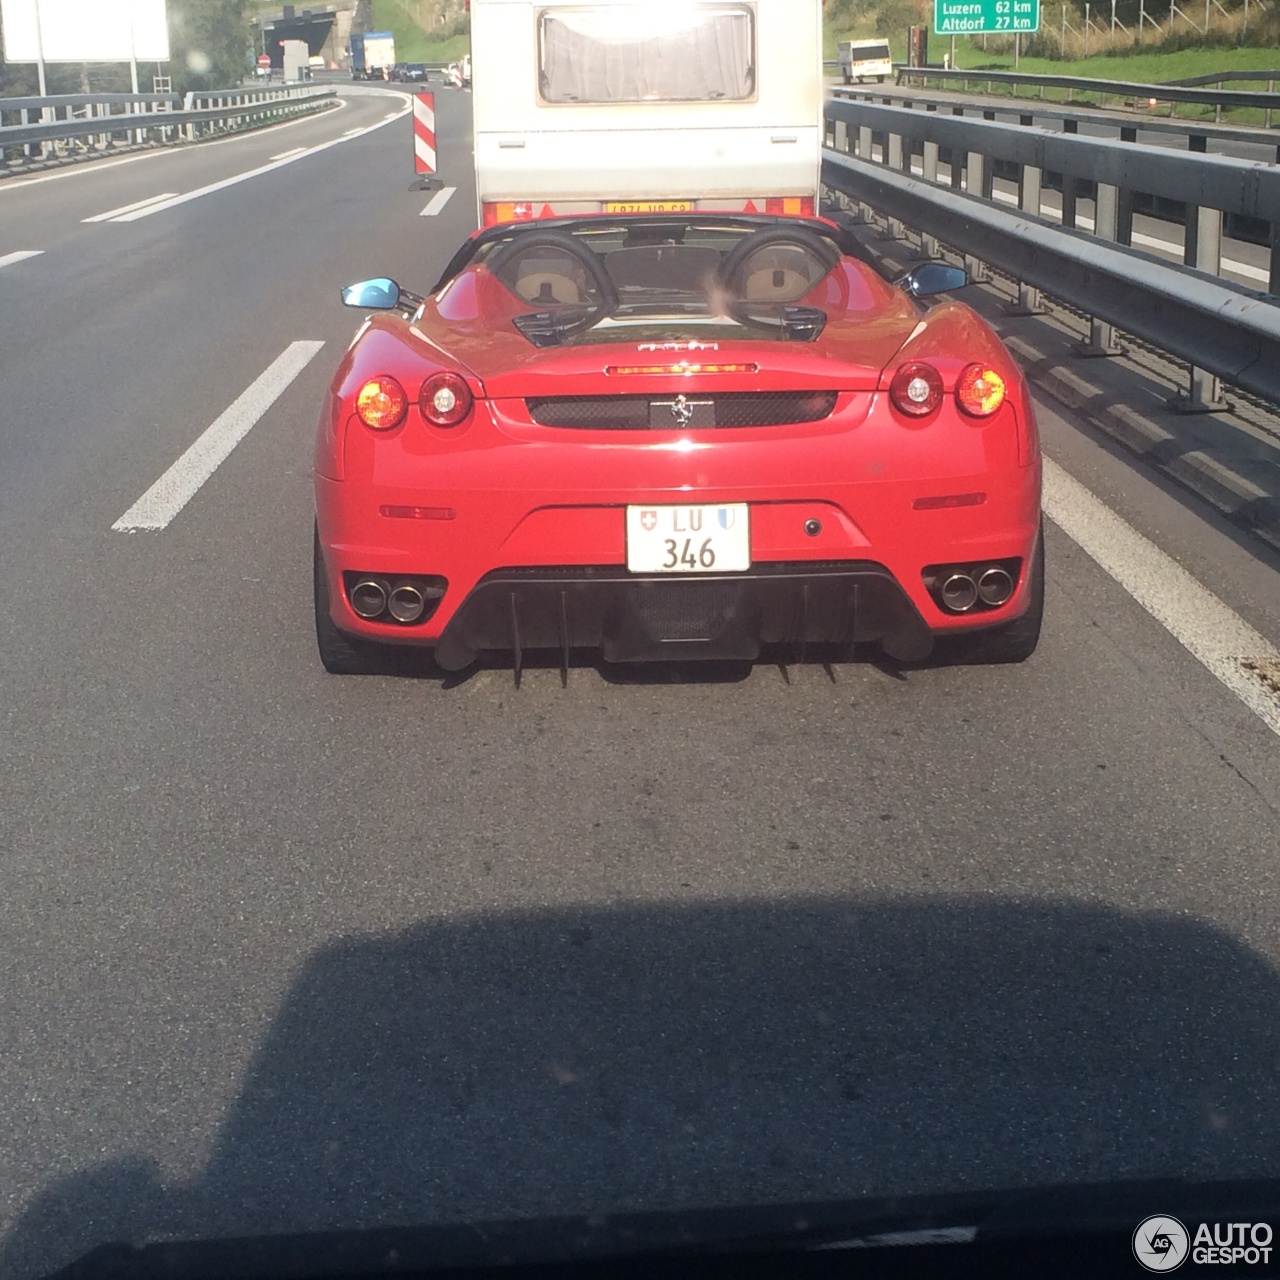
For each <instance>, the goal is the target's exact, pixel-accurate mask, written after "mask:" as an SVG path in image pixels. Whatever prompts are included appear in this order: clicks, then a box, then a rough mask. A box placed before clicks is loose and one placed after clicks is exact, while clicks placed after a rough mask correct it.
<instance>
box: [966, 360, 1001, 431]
mask: <svg viewBox="0 0 1280 1280" xmlns="http://www.w3.org/2000/svg"><path fill="white" fill-rule="evenodd" d="M956 403H957V404H958V405H959V406H960V408H961V409H963V410H964V411H965V413H967V414H968V415H969V416H970V417H972V418H989V417H990V416H991V415H992V414H993V413H995V411H996V410H997V409H998V408H999V407H1000V406H1001V405H1002V404H1004V379H1003V378H1002V377H1001V376H1000V375H999V374H998V373H997V372H996V371H995V370H994V369H988V368H987V366H986V365H984V364H969V365H965V367H964V368H963V369H962V370H961V372H960V377H959V378H958V379H957V381H956Z"/></svg>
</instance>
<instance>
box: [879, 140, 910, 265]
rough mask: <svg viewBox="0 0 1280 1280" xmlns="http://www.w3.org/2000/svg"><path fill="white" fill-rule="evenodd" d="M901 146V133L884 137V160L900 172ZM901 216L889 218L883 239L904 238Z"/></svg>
mask: <svg viewBox="0 0 1280 1280" xmlns="http://www.w3.org/2000/svg"><path fill="white" fill-rule="evenodd" d="M902 156H903V147H902V134H900V133H890V134H887V135H886V137H885V162H886V164H887V165H888V167H889V168H890V169H896V170H898V172H902V169H903V160H902ZM904 238H905V236H904V233H903V230H902V219H901V218H890V219H889V222H888V226H887V227H886V228H885V233H884V235H883V237H882V239H885V240H902V239H904Z"/></svg>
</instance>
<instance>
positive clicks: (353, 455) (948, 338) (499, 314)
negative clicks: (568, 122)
mask: <svg viewBox="0 0 1280 1280" xmlns="http://www.w3.org/2000/svg"><path fill="white" fill-rule="evenodd" d="M846 235H847V233H846V232H845V231H843V229H841V228H840V227H838V226H837V225H835V224H833V223H829V222H827V221H825V220H822V219H801V218H780V217H765V216H747V215H695V214H679V215H655V214H639V215H634V216H595V217H583V218H579V219H572V218H566V219H559V220H552V221H543V222H534V223H529V224H523V225H507V226H498V227H494V228H491V229H488V230H485V231H482V232H480V233H478V234H477V235H475V236H473V237H472V238H471V239H470V240H469V241H468V242H467V243H466V244H465V245H464V246H463V248H462V249H461V250H460V251H459V252H458V253H457V255H455V257H454V259H453V261H452V262H451V263H450V264H449V266H448V267H447V269H446V270H445V273H444V276H443V278H442V279H441V280H440V282H439V283H438V284H437V285H436V287H435V289H434V290H433V292H432V293H431V294H430V295H429V296H426V297H420V296H418V295H416V294H413V293H410V292H409V291H408V290H406V289H403V288H401V287H400V286H398V285H397V284H395V283H394V282H393V281H391V280H373V281H366V282H363V283H362V284H358V285H353V286H351V287H350V288H349V289H347V290H346V291H345V293H344V300H345V301H346V302H347V303H348V304H349V305H351V306H354V307H358V308H361V309H363V310H366V311H369V312H372V313H374V314H372V315H370V316H369V318H368V319H366V321H365V323H364V325H363V327H362V328H361V330H360V332H359V333H358V335H357V337H356V340H355V341H354V342H353V344H352V345H351V347H350V349H349V350H348V351H347V353H346V355H345V357H344V358H343V360H342V363H341V365H340V367H339V369H338V371H337V374H336V376H335V378H334V380H333V384H332V387H331V389H330V392H329V395H328V397H327V402H326V404H325V407H324V410H323V413H322V416H321V421H320V427H319V433H318V438H317V442H316V454H315V487H316V546H315V602H316V629H317V634H318V638H319V647H320V656H321V659H322V661H323V662H324V665H325V666H326V667H327V668H328V670H330V671H333V672H345V673H356V672H367V671H375V670H378V669H379V667H380V665H381V659H382V658H383V657H384V656H385V655H386V653H387V646H395V645H399V646H405V645H408V646H416V647H418V648H419V649H422V650H425V651H430V652H431V653H433V654H434V658H435V662H436V664H437V665H438V666H439V667H441V668H444V669H446V670H460V669H462V668H465V667H466V666H468V665H469V664H471V663H472V662H474V661H476V660H477V659H479V658H480V657H481V656H482V655H486V654H491V653H493V652H495V651H498V652H501V653H503V654H506V655H508V659H509V660H510V661H511V662H513V663H514V665H515V667H516V670H517V672H518V671H519V669H520V665H521V663H522V661H524V658H525V655H527V654H528V653H530V652H531V651H535V650H551V651H553V652H555V653H558V654H560V655H562V656H563V659H564V662H565V665H566V667H567V665H568V656H569V653H570V651H572V650H575V649H591V650H594V651H596V652H597V653H599V654H600V655H601V656H602V657H603V658H604V659H605V660H606V661H608V662H635V661H654V660H667V659H679V660H688V659H696V658H720V659H723V658H733V659H754V658H756V657H758V656H759V655H760V654H761V653H762V651H764V650H766V649H767V648H769V647H771V646H772V647H778V646H781V647H782V652H783V653H784V654H787V655H790V659H791V660H803V659H804V655H805V654H812V655H816V654H817V653H818V652H819V648H820V647H830V646H841V647H843V649H844V650H845V651H847V650H848V648H849V647H850V646H855V645H856V646H864V645H865V646H867V650H868V651H869V650H870V648H871V646H879V648H880V649H881V650H883V651H884V652H885V653H887V654H888V655H889V656H890V657H892V658H894V659H898V660H901V661H918V660H922V659H925V658H927V657H929V656H930V655H931V654H932V655H933V656H935V657H938V656H941V657H943V658H945V659H949V660H955V659H959V660H964V661H994V662H1019V661H1022V660H1023V659H1025V658H1027V657H1028V656H1029V655H1030V654H1031V653H1032V651H1033V650H1034V649H1035V647H1036V642H1037V640H1038V638H1039V633H1040V617H1041V612H1042V607H1043V599H1044V551H1043V545H1042V536H1041V517H1040V484H1041V458H1040V447H1039V441H1038V437H1037V433H1036V423H1035V417H1034V414H1033V411H1032V405H1031V400H1030V396H1029V394H1028V390H1027V385H1026V381H1025V380H1024V378H1023V376H1022V374H1021V372H1020V371H1019V369H1018V367H1017V366H1016V365H1015V363H1014V362H1013V360H1012V359H1011V358H1010V356H1009V354H1008V352H1007V351H1006V350H1005V348H1004V347H1003V345H1002V344H1001V343H1000V341H999V339H998V338H997V337H996V335H995V334H994V333H993V331H992V330H991V328H990V327H989V326H988V325H987V324H986V323H985V321H983V320H982V319H981V318H980V317H979V316H978V315H977V314H976V313H975V312H974V311H972V310H971V309H970V308H969V307H967V306H965V305H963V304H962V303H960V302H958V301H955V300H952V299H946V298H944V297H943V296H942V295H944V294H946V293H948V292H950V291H951V290H954V289H956V288H957V287H959V286H960V285H963V284H964V283H965V277H964V273H963V272H962V271H961V270H960V269H958V268H955V267H950V266H947V265H945V264H943V263H938V262H931V263H923V264H921V265H920V266H918V267H917V268H916V269H915V270H914V271H913V272H911V273H910V274H909V275H908V276H907V277H905V278H904V279H903V280H902V281H899V282H896V283H889V282H887V281H886V280H885V279H884V278H883V277H882V276H881V275H880V274H878V273H877V271H876V270H875V269H874V268H873V267H872V266H871V265H870V264H868V263H867V262H866V261H864V260H863V259H862V258H861V257H860V256H858V253H857V250H856V246H855V245H854V244H853V243H852V242H850V241H848V240H847V239H846ZM926 294H934V295H937V297H935V298H934V299H933V300H932V305H926V304H924V303H922V302H921V301H919V300H918V299H919V298H921V297H923V296H924V295H926ZM855 652H856V651H855Z"/></svg>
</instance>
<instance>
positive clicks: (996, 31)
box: [933, 0, 1040, 36]
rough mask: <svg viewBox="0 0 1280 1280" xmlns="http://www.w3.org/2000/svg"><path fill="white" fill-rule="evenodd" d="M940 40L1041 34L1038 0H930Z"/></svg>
mask: <svg viewBox="0 0 1280 1280" xmlns="http://www.w3.org/2000/svg"><path fill="white" fill-rule="evenodd" d="M933 29H934V30H935V31H936V32H937V33H938V35H940V36H979V35H987V34H990V35H1000V34H1002V33H1003V34H1012V33H1014V32H1022V31H1039V30H1040V0H933Z"/></svg>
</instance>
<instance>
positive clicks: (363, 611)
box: [351, 578, 387, 622]
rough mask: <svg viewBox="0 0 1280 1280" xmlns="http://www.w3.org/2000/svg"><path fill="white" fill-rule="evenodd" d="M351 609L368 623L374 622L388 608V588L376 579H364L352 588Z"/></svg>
mask: <svg viewBox="0 0 1280 1280" xmlns="http://www.w3.org/2000/svg"><path fill="white" fill-rule="evenodd" d="M351 607H352V609H354V610H355V611H356V613H357V614H358V615H359V616H360V617H361V618H364V619H365V621H366V622H372V621H373V619H374V618H376V617H378V616H379V615H380V614H381V613H382V612H383V610H384V609H386V607H387V588H386V585H385V584H384V583H381V582H379V581H378V580H377V579H376V578H362V579H361V580H360V581H359V582H357V583H356V585H355V586H354V587H352V588H351Z"/></svg>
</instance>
